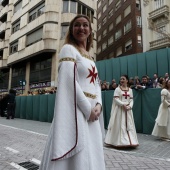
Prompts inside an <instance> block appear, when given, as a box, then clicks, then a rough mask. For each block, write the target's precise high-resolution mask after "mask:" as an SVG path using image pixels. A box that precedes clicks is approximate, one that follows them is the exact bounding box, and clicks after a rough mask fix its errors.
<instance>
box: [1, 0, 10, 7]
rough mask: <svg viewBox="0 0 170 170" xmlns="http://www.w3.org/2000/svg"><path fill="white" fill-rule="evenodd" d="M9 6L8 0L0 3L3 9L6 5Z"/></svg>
mask: <svg viewBox="0 0 170 170" xmlns="http://www.w3.org/2000/svg"><path fill="white" fill-rule="evenodd" d="M8 4H9V0H2V1H1V5H2V6H3V7H5V6H6V5H8Z"/></svg>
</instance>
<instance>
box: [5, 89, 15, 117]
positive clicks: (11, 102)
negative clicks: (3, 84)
mask: <svg viewBox="0 0 170 170" xmlns="http://www.w3.org/2000/svg"><path fill="white" fill-rule="evenodd" d="M15 96H16V91H15V90H13V89H10V90H9V94H8V105H7V119H10V118H11V119H14V117H15Z"/></svg>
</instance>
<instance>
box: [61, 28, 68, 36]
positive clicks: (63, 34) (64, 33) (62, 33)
mask: <svg viewBox="0 0 170 170" xmlns="http://www.w3.org/2000/svg"><path fill="white" fill-rule="evenodd" d="M67 31H68V25H62V27H61V39H64V38H65V36H66V33H67Z"/></svg>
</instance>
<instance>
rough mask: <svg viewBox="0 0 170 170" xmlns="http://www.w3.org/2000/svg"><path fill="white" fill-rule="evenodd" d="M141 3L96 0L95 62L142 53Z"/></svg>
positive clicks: (131, 0) (134, 1) (132, 0)
mask: <svg viewBox="0 0 170 170" xmlns="http://www.w3.org/2000/svg"><path fill="white" fill-rule="evenodd" d="M141 21H142V20H141V1H140V0H107V1H105V0H98V2H97V26H98V28H97V60H103V59H109V58H116V57H120V56H125V55H130V54H134V53H139V52H142V51H143V47H142V44H143V43H142V22H141Z"/></svg>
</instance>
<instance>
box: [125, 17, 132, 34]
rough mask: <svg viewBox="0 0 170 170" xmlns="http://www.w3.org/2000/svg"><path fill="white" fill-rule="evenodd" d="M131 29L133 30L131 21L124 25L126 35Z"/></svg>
mask: <svg viewBox="0 0 170 170" xmlns="http://www.w3.org/2000/svg"><path fill="white" fill-rule="evenodd" d="M131 28H132V23H131V20H130V21H128V22H127V23H126V24H125V25H124V34H126V33H127V32H129V31H130V30H131Z"/></svg>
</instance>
